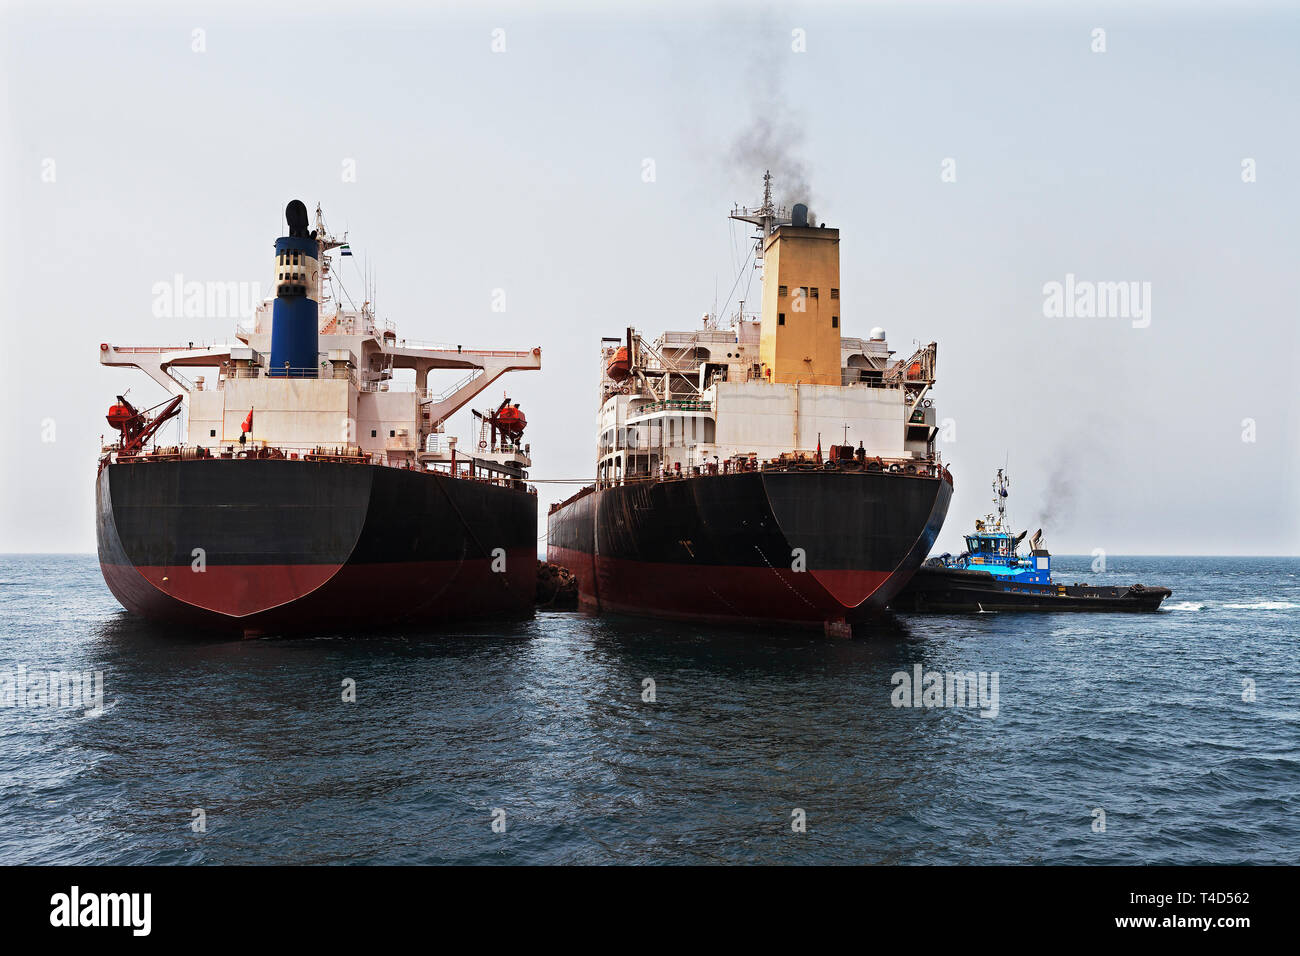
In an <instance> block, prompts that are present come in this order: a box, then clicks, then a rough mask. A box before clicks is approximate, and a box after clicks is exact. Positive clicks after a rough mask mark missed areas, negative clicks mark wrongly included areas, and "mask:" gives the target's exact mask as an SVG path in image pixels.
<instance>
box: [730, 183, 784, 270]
mask: <svg viewBox="0 0 1300 956" xmlns="http://www.w3.org/2000/svg"><path fill="white" fill-rule="evenodd" d="M729 218H731V219H738V220H739V221H741V222H747V223H750V224H751V225H753V226H756V227H757V228H758V235H757V236H755V240H756V242H755V248H754V257H755V258H756V259H758V260H760V261H761V260H762V258H763V242H764V241H765V240H766V239H767V237H768V236H770V235H771V234H772V233H773V232H775V231H776V227H777V226H788V225H790V217H789V216H788V215H786V211H785V207H784V206H781V207H778V206H777V205H775V204H774V203H773V202H772V172H771V170H768V171H766V172H764V173H763V205H761V206H759V207H758V208H757V209H750V208H749V207H748V206H734V207H732V210H731V215H730V217H729ZM755 265H757V263H755Z"/></svg>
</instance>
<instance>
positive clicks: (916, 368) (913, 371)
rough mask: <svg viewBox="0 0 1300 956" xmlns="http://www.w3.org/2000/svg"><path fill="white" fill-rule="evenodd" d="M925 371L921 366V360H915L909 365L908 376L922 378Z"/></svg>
mask: <svg viewBox="0 0 1300 956" xmlns="http://www.w3.org/2000/svg"><path fill="white" fill-rule="evenodd" d="M924 371H925V370H924V369H923V368H921V363H920V362H913V363H912V364H911V365H909V366H908V367H907V377H908V378H920V377H921V375H922V373H923V372H924Z"/></svg>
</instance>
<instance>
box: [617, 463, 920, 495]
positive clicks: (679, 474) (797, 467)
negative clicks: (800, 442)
mask: <svg viewBox="0 0 1300 956" xmlns="http://www.w3.org/2000/svg"><path fill="white" fill-rule="evenodd" d="M796 471H798V472H816V471H822V472H826V471H830V472H837V473H848V474H887V475H890V476H891V477H897V478H941V477H943V475H944V473H945V471H946V469H945V468H944V466H943V464H942V462H940V461H939V460H938V459H937V458H934V459H928V458H878V457H875V456H872V457H869V458H867V460H866V461H865V462H861V461H858V460H856V459H844V460H843V461H829V460H823V461H821V462H818V461H817V460H816V459H815V458H788V459H785V460H779V459H771V460H768V461H757V460H755V459H750V458H738V459H729V460H727V461H721V462H707V463H704V464H699V465H691V466H690V467H689V468H684V469H682V470H681V471H675V470H673V471H667V470H665V471H664V472H663V473H662V474H658V475H654V474H645V473H636V474H629V475H619V476H617V477H605V478H599V479H597V481H596V487H599V488H614V487H617V486H619V485H637V484H653V483H656V482H663V481H687V480H689V479H692V478H714V477H721V476H725V475H739V474H747V473H751V472H768V473H772V472H796Z"/></svg>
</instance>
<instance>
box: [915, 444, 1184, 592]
mask: <svg viewBox="0 0 1300 956" xmlns="http://www.w3.org/2000/svg"><path fill="white" fill-rule="evenodd" d="M1009 483H1010V479H1009V478H1008V477H1007V475H1006V474H1005V473H1004V470H1003V469H1001V468H999V469H998V476H997V478H996V479H995V480H994V482H993V491H994V498H993V501H994V504H995V505H996V509H997V511H996V514H990V515H988V516H987V517H986V518H984V519H983V520H977V521H976V522H975V533H974V534H969V535H967V536H966V551H965V552H963V553H962V554H960V555H958V556H957V557H955V558H954V557H952V556H951V555H946V554H945V555H941V556H939V557H936V558H930V559H929V560H928V561H926V562H925V563H924V564H923V565H921V567H920V568H918V569H917V571H916V574H915V575H913V577H912V580H911V581H910V582H909V583H908V585H907V587H905V588H904V589H903V590H902V591H901V592H900V593H899V594H898V596H897V597H896V598H894V601H893V603H892V606H893V608H894V609H895V610H898V611H1155V610H1157V609H1159V607H1160V604H1161V602H1162V601H1164V599H1165V598H1167V597H1169V596H1170V595H1171V594H1172V593H1173V592H1172V591H1171V590H1169V588H1163V587H1146V586H1145V585H1142V584H1132V585H1129V586H1128V587H1114V586H1109V587H1108V586H1098V585H1092V584H1079V583H1076V584H1057V583H1056V582H1054V581H1053V580H1052V556H1051V553H1050V552H1049V551H1048V550H1047V549H1046V548H1045V547H1043V546H1042V545H1043V532H1042V531H1041V530H1039V531H1037V532H1035V533H1034V536H1033V537H1032V538H1031V539H1030V541H1029V554H1028V555H1027V556H1022V555H1021V554H1020V553H1019V546H1020V542H1021V541H1022V540H1024V538H1025V535H1026V534H1027V533H1028V532H1027V531H1021V532H1020V533H1019V534H1016V533H1015V532H1014V531H1012V530H1011V529H1010V528H1009V527H1008V525H1007V520H1006V508H1007V505H1006V501H1007V485H1008V484H1009Z"/></svg>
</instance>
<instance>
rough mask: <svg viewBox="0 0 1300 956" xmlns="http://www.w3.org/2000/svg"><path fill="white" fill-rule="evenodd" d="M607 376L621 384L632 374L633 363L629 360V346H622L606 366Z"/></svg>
mask: <svg viewBox="0 0 1300 956" xmlns="http://www.w3.org/2000/svg"><path fill="white" fill-rule="evenodd" d="M605 374H606V375H608V376H609V377H610V378H612V379H613V380H614V381H616V382H621V381H623V379H625V378H627V377H628V376H629V375H631V374H632V363H631V362H629V361H628V359H627V346H626V345H620V346H619V347H618V351H617V352H615V353H614V357H613V358H611V359H610V360H609V364H608V365H606V366H605Z"/></svg>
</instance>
